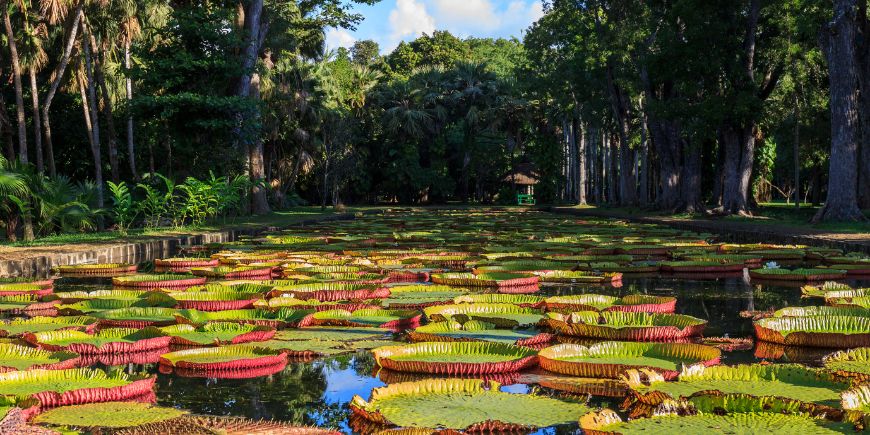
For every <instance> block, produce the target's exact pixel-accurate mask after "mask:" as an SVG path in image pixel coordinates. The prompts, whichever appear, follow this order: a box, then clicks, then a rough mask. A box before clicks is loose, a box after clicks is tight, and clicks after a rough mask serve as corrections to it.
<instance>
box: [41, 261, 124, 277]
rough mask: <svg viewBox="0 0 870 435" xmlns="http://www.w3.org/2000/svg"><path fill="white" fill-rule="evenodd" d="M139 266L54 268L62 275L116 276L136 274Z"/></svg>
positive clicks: (77, 265) (106, 265)
mask: <svg viewBox="0 0 870 435" xmlns="http://www.w3.org/2000/svg"><path fill="white" fill-rule="evenodd" d="M136 269H137V266H136V265H135V264H127V263H95V264H71V265H65V266H55V267H54V268H52V270H54V271H55V272H58V273H60V274H61V275H115V274H124V273H135V272H136Z"/></svg>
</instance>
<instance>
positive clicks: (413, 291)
mask: <svg viewBox="0 0 870 435" xmlns="http://www.w3.org/2000/svg"><path fill="white" fill-rule="evenodd" d="M466 293H467V291H466V290H463V289H460V288H456V287H450V286H446V285H401V286H394V287H390V296H389V297H388V298H386V299H384V300H383V305H384V306H385V307H390V308H421V307H426V306H429V305H437V304H440V303H449V302H450V301H451V300H453V298H455V297H457V296H462V295H464V294H466Z"/></svg>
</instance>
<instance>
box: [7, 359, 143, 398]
mask: <svg viewBox="0 0 870 435" xmlns="http://www.w3.org/2000/svg"><path fill="white" fill-rule="evenodd" d="M69 378H76V379H81V380H87V381H91V380H97V381H98V380H102V379H111V380H114V381H118V382H119V383H121V385H118V386H113V387H102V386H95V387H90V388H79V389H74V390H68V391H64V392H56V391H52V390H44V391H39V392H37V393H34V394H29V395H28V396H30V397H33V398H35V399H37V400H39V403H40V404H41V406H42V407H44V408H48V407H55V406H63V405H79V404H83V403H94V402H111V401H118V400H129V399H134V398H138V397H143V396H145V395H147V394H152V393H153V391H154V383H155V382H156V381H157V377H156V376H149V375H128V374H126V373H123V372H112V373H106V372H105V371H103V370H99V369H90V368H76V369H66V370H43V369H35V370H25V371H18V372H7V373H0V394H5V393H3V386H4V384H6V383H14V382H21V383H25V384H28V385H31V386H32V385H34V383H38V382H39V381H40V380H43V379H45V380H49V381H51V382H52V383H53V382H57V381H63V380H66V379H69Z"/></svg>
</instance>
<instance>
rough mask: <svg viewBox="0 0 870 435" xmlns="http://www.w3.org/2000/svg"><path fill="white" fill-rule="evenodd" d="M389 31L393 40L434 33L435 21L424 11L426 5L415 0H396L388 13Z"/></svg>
mask: <svg viewBox="0 0 870 435" xmlns="http://www.w3.org/2000/svg"><path fill="white" fill-rule="evenodd" d="M389 21H390V30H391V31H392V33H391V36H392V37H393V39H402V38H405V37H409V36H410V37H417V36H420V35H422V34H423V33H428V34H431V33H432V32H434V31H435V19H434V18H432V16H431V15H429V12H427V11H426V5H424V4H423V3H422V2H418V1H417V0H396V8H395V9H393V10H392V11H391V12H390V18H389Z"/></svg>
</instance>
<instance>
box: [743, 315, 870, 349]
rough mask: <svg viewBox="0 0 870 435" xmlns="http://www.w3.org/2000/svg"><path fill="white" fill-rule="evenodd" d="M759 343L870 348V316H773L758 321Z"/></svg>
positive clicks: (756, 327) (757, 335)
mask: <svg viewBox="0 0 870 435" xmlns="http://www.w3.org/2000/svg"><path fill="white" fill-rule="evenodd" d="M754 325H755V335H756V337H758V339H759V340H763V341H767V342H771V343H777V344H786V345H791V346H811V347H862V346H870V317H863V316H837V315H826V316H825V315H823V316H807V317H773V318H767V319H759V320H756V321H755V324H754Z"/></svg>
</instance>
